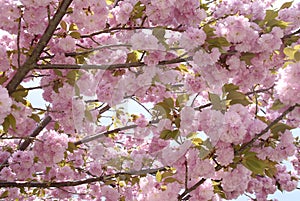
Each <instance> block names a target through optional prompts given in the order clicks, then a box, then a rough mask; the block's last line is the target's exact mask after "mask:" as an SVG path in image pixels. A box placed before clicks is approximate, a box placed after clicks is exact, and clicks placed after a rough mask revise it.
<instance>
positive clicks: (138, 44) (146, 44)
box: [130, 32, 159, 50]
mask: <svg viewBox="0 0 300 201" xmlns="http://www.w3.org/2000/svg"><path fill="white" fill-rule="evenodd" d="M130 43H131V44H132V49H134V50H157V49H158V48H159V46H158V40H157V38H156V37H155V36H153V35H152V34H146V33H143V32H138V33H135V34H133V36H132V37H131V40H130Z"/></svg>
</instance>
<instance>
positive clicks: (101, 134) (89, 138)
mask: <svg viewBox="0 0 300 201" xmlns="http://www.w3.org/2000/svg"><path fill="white" fill-rule="evenodd" d="M158 122H159V120H154V121H150V122H149V125H151V124H156V123H158ZM136 127H138V125H136V124H133V125H129V126H124V127H121V128H116V129H113V130H109V131H105V132H102V133H99V134H96V135H93V136H89V137H86V138H83V139H82V140H79V141H77V142H75V143H74V144H75V145H76V146H77V145H81V144H83V143H87V142H91V141H93V140H97V139H99V138H102V137H107V136H108V135H109V134H112V133H118V132H120V131H124V130H129V129H133V128H136Z"/></svg>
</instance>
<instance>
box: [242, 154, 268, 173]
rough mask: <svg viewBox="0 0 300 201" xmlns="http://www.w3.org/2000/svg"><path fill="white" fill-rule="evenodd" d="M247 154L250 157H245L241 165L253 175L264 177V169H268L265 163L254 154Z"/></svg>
mask: <svg viewBox="0 0 300 201" xmlns="http://www.w3.org/2000/svg"><path fill="white" fill-rule="evenodd" d="M249 153H251V155H250V154H249V155H246V156H245V157H244V158H243V160H242V164H243V165H244V166H245V167H246V168H248V169H249V170H251V171H252V172H253V173H254V174H259V175H265V169H266V168H267V167H268V165H267V163H266V161H263V160H261V159H259V158H257V156H256V153H254V152H249Z"/></svg>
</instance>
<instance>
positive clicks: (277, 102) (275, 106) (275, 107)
mask: <svg viewBox="0 0 300 201" xmlns="http://www.w3.org/2000/svg"><path fill="white" fill-rule="evenodd" d="M283 107H285V105H284V104H283V103H282V102H281V101H280V100H279V99H276V100H275V101H274V103H273V105H272V107H271V108H270V109H271V110H279V109H281V108H283Z"/></svg>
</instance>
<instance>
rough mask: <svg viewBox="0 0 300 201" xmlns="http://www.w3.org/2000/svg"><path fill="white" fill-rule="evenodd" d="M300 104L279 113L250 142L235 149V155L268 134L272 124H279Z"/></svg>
mask: <svg viewBox="0 0 300 201" xmlns="http://www.w3.org/2000/svg"><path fill="white" fill-rule="evenodd" d="M299 106H300V105H298V104H295V105H293V106H290V107H289V108H287V109H286V110H285V111H284V112H283V113H282V114H281V115H279V116H278V117H277V118H276V119H275V120H274V121H272V122H271V123H270V124H269V125H268V126H267V127H266V128H265V129H264V130H262V131H261V132H260V133H258V134H257V135H255V137H254V138H252V140H250V141H249V142H247V143H245V144H243V145H242V146H241V147H240V149H238V150H236V151H235V155H238V154H241V153H242V152H243V151H244V150H245V149H247V148H249V147H251V146H252V145H253V143H254V142H255V141H256V140H257V139H258V138H260V137H261V136H263V135H264V134H266V133H267V132H268V131H269V130H270V129H271V128H272V126H274V125H275V124H277V123H278V122H279V121H280V120H282V119H283V118H284V117H285V116H286V115H287V114H288V113H290V112H292V111H293V110H294V109H295V108H296V107H299Z"/></svg>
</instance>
